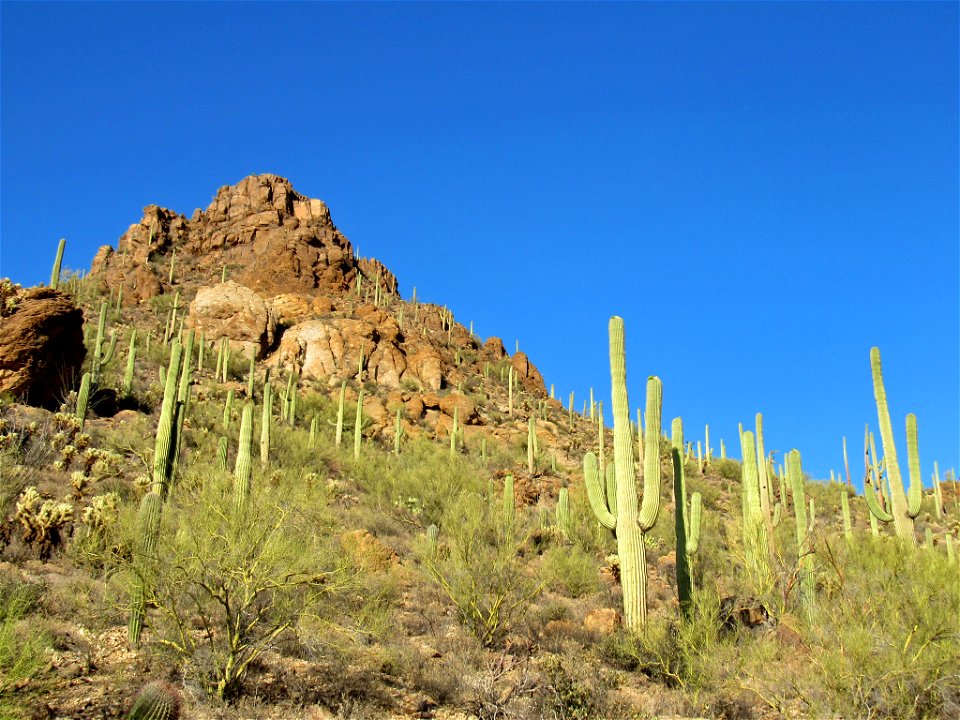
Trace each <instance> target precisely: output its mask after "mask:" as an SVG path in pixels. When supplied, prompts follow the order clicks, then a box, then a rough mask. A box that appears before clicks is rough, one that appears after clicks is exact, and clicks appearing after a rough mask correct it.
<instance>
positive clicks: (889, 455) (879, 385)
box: [870, 347, 921, 544]
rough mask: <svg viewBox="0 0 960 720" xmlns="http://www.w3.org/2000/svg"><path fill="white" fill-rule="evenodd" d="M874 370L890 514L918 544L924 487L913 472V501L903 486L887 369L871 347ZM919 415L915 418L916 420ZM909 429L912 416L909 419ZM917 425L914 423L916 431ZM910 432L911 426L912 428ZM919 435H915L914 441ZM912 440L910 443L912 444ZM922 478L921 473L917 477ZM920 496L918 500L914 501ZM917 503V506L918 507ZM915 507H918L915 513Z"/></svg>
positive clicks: (905, 536) (900, 530)
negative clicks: (885, 377)
mask: <svg viewBox="0 0 960 720" xmlns="http://www.w3.org/2000/svg"><path fill="white" fill-rule="evenodd" d="M870 369H871V372H872V375H873V394H874V398H875V399H876V402H877V417H878V419H879V422H880V439H881V440H882V441H883V458H884V462H885V463H886V467H887V481H888V483H889V484H890V510H891V512H890V514H891V515H893V527H894V530H895V531H896V533H897V537H899V538H902V539H904V540H908V541H909V542H911V543H913V544H916V537H915V536H914V532H913V519H914V518H915V517H916V516H917V513H918V512H919V510H920V507H919V506H920V503H919V496H920V493H921V488H920V486H919V482H917V483H914V482H913V480H914V478H913V474H912V473H911V478H910V480H911V483H910V491H909V493H910V500H909V501H908V499H907V494H906V493H905V492H904V489H903V479H902V478H901V476H900V464H899V462H898V461H897V448H896V445H895V444H894V441H893V426H892V425H891V424H890V412H889V410H888V409H887V393H886V390H885V389H884V387H883V371H882V367H881V364H880V349H879V348H876V347H874V348H871V349H870ZM915 421H916V418H914V422H915ZM907 425H908V428H909V425H910V422H909V418H908V421H907ZM915 432H916V425H915V424H914V433H915ZM908 433H909V429H908ZM915 441H916V435H915V434H914V442H915ZM909 444H910V443H909V439H908V445H909ZM917 480H918V481H919V475H918V476H917ZM914 499H916V503H914ZM914 505H915V506H916V507H914ZM914 510H916V511H915V512H914Z"/></svg>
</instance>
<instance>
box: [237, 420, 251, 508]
mask: <svg viewBox="0 0 960 720" xmlns="http://www.w3.org/2000/svg"><path fill="white" fill-rule="evenodd" d="M252 446H253V403H249V402H248V403H246V404H245V405H244V406H243V415H242V417H241V419H240V445H239V447H238V448H237V461H236V464H235V465H234V467H233V480H234V486H233V487H234V496H235V498H234V499H235V501H236V506H237V510H238V511H239V510H243V508H244V507H246V504H247V498H248V497H249V496H250V485H251V484H252V480H253V459H252V457H251V456H252V455H253V447H252Z"/></svg>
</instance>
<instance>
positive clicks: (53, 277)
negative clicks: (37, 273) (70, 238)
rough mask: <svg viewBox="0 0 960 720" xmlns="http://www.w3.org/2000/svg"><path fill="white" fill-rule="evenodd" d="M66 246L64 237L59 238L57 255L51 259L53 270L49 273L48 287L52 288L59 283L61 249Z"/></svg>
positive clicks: (61, 260)
mask: <svg viewBox="0 0 960 720" xmlns="http://www.w3.org/2000/svg"><path fill="white" fill-rule="evenodd" d="M66 246H67V240H66V238H60V243H59V244H58V245H57V256H56V257H55V258H54V259H53V270H52V272H51V273H50V287H52V288H53V289H54V290H56V289H57V286H58V285H59V284H60V264H61V263H62V262H63V249H64V248H65V247H66Z"/></svg>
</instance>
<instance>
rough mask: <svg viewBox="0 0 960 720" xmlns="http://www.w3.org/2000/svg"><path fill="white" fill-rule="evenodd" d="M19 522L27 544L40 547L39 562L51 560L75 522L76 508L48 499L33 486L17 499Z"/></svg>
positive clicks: (17, 517)
mask: <svg viewBox="0 0 960 720" xmlns="http://www.w3.org/2000/svg"><path fill="white" fill-rule="evenodd" d="M16 519H17V520H18V521H19V522H20V524H21V525H23V529H24V532H23V539H24V541H25V542H28V543H31V544H34V545H37V546H38V547H39V548H40V559H41V560H46V559H48V558H49V557H50V553H51V552H52V551H53V549H54V548H55V547H56V546H57V545H59V544H60V541H61V540H62V536H61V533H62V531H63V529H64V528H65V527H66V526H67V525H69V524H70V523H71V522H73V506H72V505H70V504H69V503H62V502H57V501H56V500H50V499H46V498H44V497H43V496H41V495H40V493H39V492H37V488H35V487H33V486H32V485H31V486H30V487H28V488H27V489H26V490H24V491H23V492H22V493H21V494H20V497H19V499H18V500H17V512H16Z"/></svg>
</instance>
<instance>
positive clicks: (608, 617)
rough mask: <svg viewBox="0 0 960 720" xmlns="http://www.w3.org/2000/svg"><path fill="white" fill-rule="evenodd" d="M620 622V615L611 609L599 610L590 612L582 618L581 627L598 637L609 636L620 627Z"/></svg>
mask: <svg viewBox="0 0 960 720" xmlns="http://www.w3.org/2000/svg"><path fill="white" fill-rule="evenodd" d="M621 622H622V620H621V618H620V613H618V612H617V611H616V610H614V609H613V608H601V609H600V610H591V611H590V612H588V613H587V615H586V617H584V618H583V627H584V629H585V630H588V631H589V632H594V633H597V634H598V635H611V634H612V633H613V632H615V631H616V629H617V628H618V627H620V624H621Z"/></svg>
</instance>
